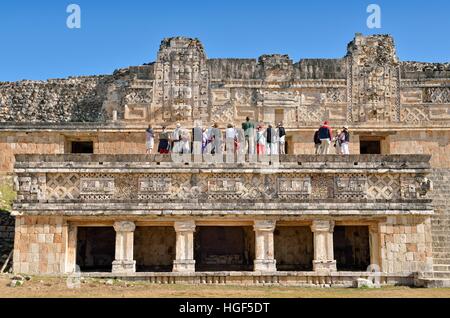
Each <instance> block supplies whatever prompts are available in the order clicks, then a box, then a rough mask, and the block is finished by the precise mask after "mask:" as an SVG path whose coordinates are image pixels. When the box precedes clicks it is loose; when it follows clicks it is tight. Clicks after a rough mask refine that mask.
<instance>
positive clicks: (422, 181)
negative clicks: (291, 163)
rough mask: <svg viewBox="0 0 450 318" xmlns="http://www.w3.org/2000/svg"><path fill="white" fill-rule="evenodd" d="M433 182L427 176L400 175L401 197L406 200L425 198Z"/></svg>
mask: <svg viewBox="0 0 450 318" xmlns="http://www.w3.org/2000/svg"><path fill="white" fill-rule="evenodd" d="M432 189H433V184H432V182H431V181H430V180H429V179H428V178H424V177H418V176H414V175H409V176H408V175H406V176H402V177H401V193H402V198H403V199H406V200H416V199H426V198H427V197H428V193H429V191H431V190H432Z"/></svg>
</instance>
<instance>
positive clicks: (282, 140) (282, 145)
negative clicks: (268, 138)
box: [277, 123, 286, 155]
mask: <svg viewBox="0 0 450 318" xmlns="http://www.w3.org/2000/svg"><path fill="white" fill-rule="evenodd" d="M277 128H278V136H279V139H278V140H279V143H280V145H279V147H280V151H279V153H280V155H285V154H286V129H284V127H283V123H279V124H278V126H277Z"/></svg>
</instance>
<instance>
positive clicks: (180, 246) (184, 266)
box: [173, 221, 195, 272]
mask: <svg viewBox="0 0 450 318" xmlns="http://www.w3.org/2000/svg"><path fill="white" fill-rule="evenodd" d="M175 232H176V233H177V243H176V259H175V260H174V261H173V271H174V272H195V260H194V232H195V221H183V222H175Z"/></svg>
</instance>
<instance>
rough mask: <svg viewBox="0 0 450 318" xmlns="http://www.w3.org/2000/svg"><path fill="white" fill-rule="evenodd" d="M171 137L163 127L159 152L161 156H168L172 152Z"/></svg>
mask: <svg viewBox="0 0 450 318" xmlns="http://www.w3.org/2000/svg"><path fill="white" fill-rule="evenodd" d="M169 140H170V137H169V133H168V132H167V131H166V127H165V126H163V128H162V132H161V133H160V134H159V145H158V152H159V153H160V154H168V153H169V152H170V142H169Z"/></svg>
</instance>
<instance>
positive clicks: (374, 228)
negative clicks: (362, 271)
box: [369, 224, 381, 271]
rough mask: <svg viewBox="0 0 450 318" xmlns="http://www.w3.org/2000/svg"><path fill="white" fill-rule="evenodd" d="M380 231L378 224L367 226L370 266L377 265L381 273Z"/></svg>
mask: <svg viewBox="0 0 450 318" xmlns="http://www.w3.org/2000/svg"><path fill="white" fill-rule="evenodd" d="M379 240H380V231H379V229H378V224H373V225H370V226H369V243H370V244H369V245H370V264H371V265H377V266H378V267H379V270H380V271H381V262H380V251H381V250H380V241H379Z"/></svg>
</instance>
